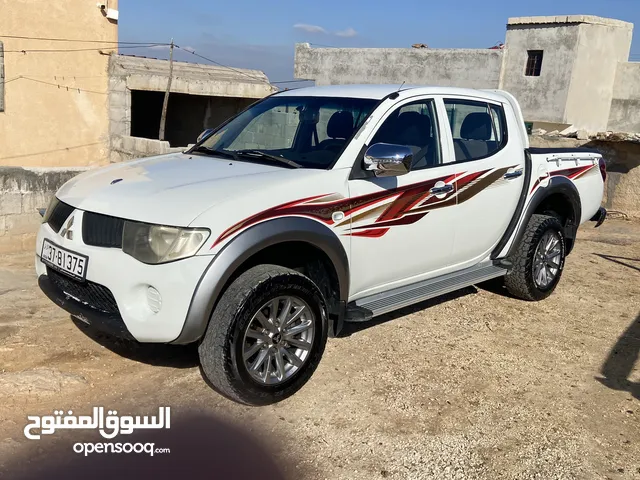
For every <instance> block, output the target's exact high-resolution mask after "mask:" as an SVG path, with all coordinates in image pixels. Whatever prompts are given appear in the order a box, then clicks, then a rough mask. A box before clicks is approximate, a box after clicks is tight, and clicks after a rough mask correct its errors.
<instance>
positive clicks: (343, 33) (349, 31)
mask: <svg viewBox="0 0 640 480" xmlns="http://www.w3.org/2000/svg"><path fill="white" fill-rule="evenodd" d="M336 35H337V36H338V37H355V36H356V35H358V32H356V31H355V30H354V29H353V28H351V27H349V28H347V29H346V30H340V31H339V32H336Z"/></svg>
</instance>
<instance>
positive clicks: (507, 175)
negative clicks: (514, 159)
mask: <svg viewBox="0 0 640 480" xmlns="http://www.w3.org/2000/svg"><path fill="white" fill-rule="evenodd" d="M520 175H522V170H515V171H513V172H508V173H505V174H504V177H503V178H505V179H506V180H511V179H512V178H518V177H519V176H520Z"/></svg>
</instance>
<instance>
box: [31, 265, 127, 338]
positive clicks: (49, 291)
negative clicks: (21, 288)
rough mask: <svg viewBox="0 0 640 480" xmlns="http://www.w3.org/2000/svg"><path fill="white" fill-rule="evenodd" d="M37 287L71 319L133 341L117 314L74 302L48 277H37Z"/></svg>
mask: <svg viewBox="0 0 640 480" xmlns="http://www.w3.org/2000/svg"><path fill="white" fill-rule="evenodd" d="M38 286H39V287H40V290H42V291H43V292H44V294H45V295H46V296H47V297H49V299H50V300H51V301H53V302H54V303H55V304H56V305H58V306H59V307H61V308H63V309H64V310H66V311H67V312H69V313H70V314H71V316H72V317H74V318H77V319H78V320H80V321H82V322H83V323H86V324H87V325H90V326H91V327H93V328H94V329H96V330H99V331H101V332H104V333H108V334H109V335H111V336H113V337H116V338H122V339H124V340H135V338H134V337H133V335H131V332H130V331H129V329H127V326H126V325H125V323H124V320H122V317H121V316H120V315H119V314H117V313H106V312H102V311H99V310H96V309H95V308H92V307H89V306H87V305H85V304H83V303H81V302H79V301H77V300H75V299H74V298H73V297H70V296H68V295H66V294H65V293H64V291H63V290H62V289H60V288H59V287H58V286H56V285H55V283H54V282H52V281H51V280H50V279H49V276H48V275H40V277H38Z"/></svg>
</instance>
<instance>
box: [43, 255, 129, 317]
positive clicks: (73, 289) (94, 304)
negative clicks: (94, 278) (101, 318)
mask: <svg viewBox="0 0 640 480" xmlns="http://www.w3.org/2000/svg"><path fill="white" fill-rule="evenodd" d="M47 276H48V277H49V280H51V283H53V284H54V285H55V286H56V287H57V288H58V289H60V290H62V292H64V293H65V294H67V295H69V296H70V297H72V298H73V299H75V300H78V301H79V302H81V303H83V304H85V305H86V306H88V307H91V308H93V309H94V310H98V311H99V312H104V313H111V314H118V315H119V314H120V311H119V310H118V304H117V303H116V299H115V298H113V294H112V293H111V290H109V289H108V288H107V287H103V286H102V285H98V284H97V283H93V282H89V281H85V282H79V281H77V280H74V279H73V278H71V277H67V276H66V275H64V274H62V273H58V272H56V271H55V270H53V269H52V268H49V267H47Z"/></svg>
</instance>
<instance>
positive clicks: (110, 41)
mask: <svg viewBox="0 0 640 480" xmlns="http://www.w3.org/2000/svg"><path fill="white" fill-rule="evenodd" d="M100 5H104V6H105V8H101V7H100ZM117 8H118V2H117V1H116V0H105V1H104V2H100V3H98V4H96V2H93V1H90V0H65V1H64V2H62V1H56V2H48V3H47V2H45V3H43V2H41V1H37V0H19V1H17V0H0V253H4V252H9V251H15V250H21V249H26V250H29V249H32V248H33V244H34V240H35V233H36V231H37V227H38V225H39V224H40V222H41V218H40V215H39V214H38V213H37V208H42V207H46V205H47V204H48V202H49V199H50V198H51V196H52V195H53V194H54V193H55V191H56V190H57V189H58V188H59V187H60V186H61V185H62V184H63V183H64V182H65V181H67V180H68V179H70V178H72V177H73V176H74V175H77V174H78V173H79V172H81V171H84V170H86V169H88V168H90V167H93V166H98V165H103V164H106V163H108V162H110V161H113V162H118V161H122V160H127V159H130V158H135V157H143V156H148V155H154V154H162V153H168V152H170V151H174V150H178V151H179V150H183V148H180V147H185V146H187V145H188V144H189V143H193V142H194V141H195V139H196V138H197V136H198V134H200V133H201V132H202V130H204V129H205V128H208V127H215V126H217V125H219V124H220V123H222V122H223V121H224V120H226V119H227V118H228V117H230V116H232V115H234V114H235V113H237V112H238V111H240V110H242V109H244V107H246V106H247V105H248V104H250V103H253V102H254V101H256V100H257V99H259V98H261V97H264V96H265V95H268V94H270V93H272V92H273V91H274V90H275V87H273V86H272V85H271V84H270V83H269V80H268V79H267V77H266V76H265V75H264V73H262V72H259V71H255V70H243V69H236V68H234V69H228V68H223V67H214V66H209V65H201V64H191V63H183V62H175V63H174V69H173V75H172V84H171V95H170V97H169V105H168V111H167V112H168V113H167V124H166V139H167V141H162V142H161V141H159V140H157V138H158V135H159V130H160V128H159V127H160V115H161V110H162V103H163V99H164V93H165V91H166V89H167V82H168V78H169V62H168V61H166V60H156V59H148V58H136V57H128V56H122V55H118V54H117V52H118V25H117V16H118V13H117ZM123 50H124V48H123Z"/></svg>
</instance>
